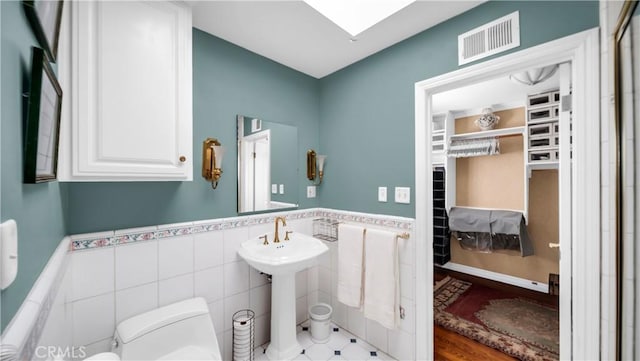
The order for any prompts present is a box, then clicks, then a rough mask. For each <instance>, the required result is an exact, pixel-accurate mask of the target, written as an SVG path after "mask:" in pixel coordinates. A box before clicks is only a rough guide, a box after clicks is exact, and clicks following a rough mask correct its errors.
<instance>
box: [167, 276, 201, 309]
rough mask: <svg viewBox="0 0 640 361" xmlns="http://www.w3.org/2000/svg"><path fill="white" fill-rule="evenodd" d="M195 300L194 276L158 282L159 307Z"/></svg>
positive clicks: (177, 277)
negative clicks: (189, 299)
mask: <svg viewBox="0 0 640 361" xmlns="http://www.w3.org/2000/svg"><path fill="white" fill-rule="evenodd" d="M187 298H193V274H192V273H190V274H185V275H182V276H176V277H172V278H167V279H165V280H161V281H159V282H158V306H166V305H169V304H171V303H174V302H178V301H181V300H185V299H187Z"/></svg>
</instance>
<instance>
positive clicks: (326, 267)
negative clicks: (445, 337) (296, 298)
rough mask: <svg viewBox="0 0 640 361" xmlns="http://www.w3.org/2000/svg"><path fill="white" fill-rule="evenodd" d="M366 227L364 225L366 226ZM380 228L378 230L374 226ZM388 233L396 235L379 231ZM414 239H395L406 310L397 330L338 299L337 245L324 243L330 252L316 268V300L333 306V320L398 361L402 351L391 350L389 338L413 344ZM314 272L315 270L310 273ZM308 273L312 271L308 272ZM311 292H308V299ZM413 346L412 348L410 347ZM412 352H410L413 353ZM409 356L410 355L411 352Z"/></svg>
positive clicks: (393, 230)
mask: <svg viewBox="0 0 640 361" xmlns="http://www.w3.org/2000/svg"><path fill="white" fill-rule="evenodd" d="M365 227H367V225H365ZM377 228H380V227H377ZM381 229H385V230H387V231H390V232H398V230H397V229H394V228H381ZM414 242H415V241H414V240H413V237H409V239H408V240H403V239H398V251H399V252H398V254H399V261H400V265H399V266H400V267H399V269H400V294H401V302H400V303H401V306H402V307H403V308H404V310H405V319H403V320H400V324H399V329H398V330H396V331H392V330H387V329H386V328H384V327H382V326H381V325H379V324H378V323H376V322H374V321H371V320H367V319H365V318H364V316H363V314H362V312H361V311H360V310H358V309H355V308H352V307H347V306H345V305H343V304H342V303H340V302H339V301H338V299H337V291H336V290H337V283H338V244H337V242H325V244H326V245H327V246H328V247H329V252H328V253H327V254H326V255H324V256H323V257H321V258H320V260H319V264H318V266H317V278H318V288H317V289H318V299H319V302H327V303H330V304H331V306H332V307H333V316H332V320H333V322H335V323H336V324H337V325H339V326H341V327H344V328H345V329H347V330H348V331H349V332H351V333H353V334H354V335H356V336H358V337H360V338H362V339H364V340H367V342H369V343H371V344H373V345H374V346H376V347H378V348H379V349H380V350H383V351H384V352H386V353H389V354H390V355H391V356H393V357H395V358H397V359H404V358H402V357H404V356H406V355H407V353H406V351H405V350H403V351H402V352H401V351H400V349H399V348H398V349H390V348H389V347H390V346H388V345H389V344H390V342H391V341H390V340H391V339H392V333H393V335H394V336H393V337H394V340H396V339H398V338H404V337H406V338H407V339H406V340H405V339H402V340H401V342H402V343H403V344H404V345H414V344H415V341H414V339H415V302H416V301H415V252H414V250H415V244H414ZM313 272H315V271H313ZM310 273H311V272H310ZM311 295H312V293H310V297H311ZM411 347H413V346H411ZM412 352H413V351H412ZM411 355H413V354H412V353H411Z"/></svg>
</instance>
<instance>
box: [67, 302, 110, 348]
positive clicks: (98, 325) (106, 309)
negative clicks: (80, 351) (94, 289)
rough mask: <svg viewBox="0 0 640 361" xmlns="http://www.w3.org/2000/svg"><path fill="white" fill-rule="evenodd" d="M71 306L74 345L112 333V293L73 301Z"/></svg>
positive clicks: (99, 338) (92, 340)
mask: <svg viewBox="0 0 640 361" xmlns="http://www.w3.org/2000/svg"><path fill="white" fill-rule="evenodd" d="M72 307H73V311H72V312H73V344H74V345H88V344H90V343H93V342H95V341H98V340H103V339H105V338H109V337H111V336H112V335H113V330H114V329H115V297H114V294H113V293H107V294H104V295H100V296H96V297H90V298H85V299H82V300H79V301H75V302H74V303H73V305H72Z"/></svg>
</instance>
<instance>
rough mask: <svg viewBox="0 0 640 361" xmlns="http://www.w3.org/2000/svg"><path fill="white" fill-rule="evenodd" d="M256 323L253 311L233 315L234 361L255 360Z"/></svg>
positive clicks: (241, 311)
mask: <svg viewBox="0 0 640 361" xmlns="http://www.w3.org/2000/svg"><path fill="white" fill-rule="evenodd" d="M255 323H256V317H255V313H254V312H253V311H251V310H240V311H238V312H236V313H234V314H233V361H253V360H254V354H253V349H254V347H255V329H256V326H255Z"/></svg>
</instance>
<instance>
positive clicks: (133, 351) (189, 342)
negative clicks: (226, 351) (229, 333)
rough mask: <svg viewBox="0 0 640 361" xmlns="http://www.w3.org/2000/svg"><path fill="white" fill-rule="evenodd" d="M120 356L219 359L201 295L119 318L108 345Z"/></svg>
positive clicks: (215, 341) (205, 305)
mask: <svg viewBox="0 0 640 361" xmlns="http://www.w3.org/2000/svg"><path fill="white" fill-rule="evenodd" d="M111 352H114V353H116V354H118V355H119V356H120V358H121V359H122V360H158V359H167V360H168V359H175V360H178V359H205V360H209V359H210V360H220V359H221V357H220V350H219V347H218V341H217V339H216V333H215V330H214V328H213V323H212V322H211V317H210V315H209V308H208V307H207V303H206V302H205V300H204V299H203V298H193V299H188V300H185V301H180V302H177V303H174V304H171V305H168V306H163V307H160V308H157V309H155V310H152V311H149V312H145V313H142V314H140V315H137V316H134V317H131V318H129V319H126V320H124V321H122V322H121V323H120V324H118V327H117V328H116V332H115V336H114V343H113V347H112V349H111Z"/></svg>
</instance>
